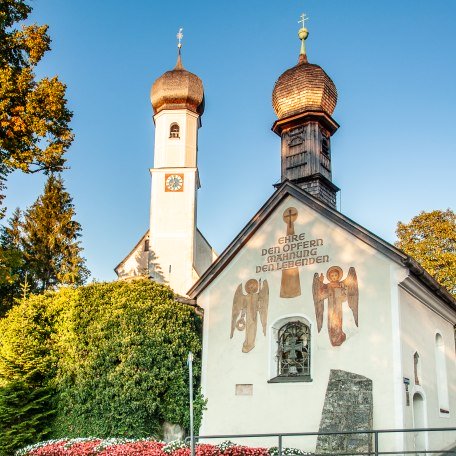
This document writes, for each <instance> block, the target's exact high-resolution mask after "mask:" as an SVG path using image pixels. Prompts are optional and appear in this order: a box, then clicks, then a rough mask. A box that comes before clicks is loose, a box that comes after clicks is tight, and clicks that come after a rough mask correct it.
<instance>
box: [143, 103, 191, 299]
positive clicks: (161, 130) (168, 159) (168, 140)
mask: <svg viewBox="0 0 456 456" xmlns="http://www.w3.org/2000/svg"><path fill="white" fill-rule="evenodd" d="M154 121H155V150H154V168H152V169H151V170H150V171H151V175H152V196H151V211H150V250H151V251H150V263H149V271H150V276H151V277H152V278H153V279H154V280H156V281H157V282H164V283H167V284H168V285H170V287H171V288H172V289H173V290H174V291H175V292H176V293H178V294H180V295H184V296H185V295H186V293H187V291H188V290H189V289H190V287H191V286H192V284H193V283H194V281H195V279H196V278H197V276H195V272H194V258H195V236H196V191H197V189H198V187H199V177H198V168H197V148H198V128H199V127H200V117H199V115H198V114H195V113H193V112H191V111H188V110H186V109H176V110H163V111H161V112H160V113H158V114H157V115H156V116H155V117H154ZM174 123H177V124H178V125H179V137H178V138H173V137H170V127H171V125H172V124H174ZM171 175H178V176H179V177H180V178H182V180H183V183H182V188H181V189H179V190H176V191H171V190H170V189H169V188H167V187H166V178H167V177H169V176H171Z"/></svg>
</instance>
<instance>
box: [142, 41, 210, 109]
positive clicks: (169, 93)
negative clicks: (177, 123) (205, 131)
mask: <svg viewBox="0 0 456 456" xmlns="http://www.w3.org/2000/svg"><path fill="white" fill-rule="evenodd" d="M150 100H151V102H152V107H153V108H154V114H158V113H159V112H160V111H163V110H164V109H188V110H189V111H193V112H195V113H197V114H200V115H202V114H203V111H204V89H203V82H202V81H201V79H200V78H199V77H198V76H196V74H193V73H190V71H187V70H186V69H184V67H183V66H182V59H181V53H180V48H179V55H178V57H177V63H176V66H175V67H174V69H173V70H171V71H167V72H166V73H164V74H162V75H161V76H160V77H159V78H158V79H157V80H156V81H155V82H154V83H153V85H152V89H151V91H150Z"/></svg>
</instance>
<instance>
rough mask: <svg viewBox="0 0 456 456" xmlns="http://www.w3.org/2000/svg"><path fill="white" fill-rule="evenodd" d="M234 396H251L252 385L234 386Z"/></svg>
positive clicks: (241, 384) (240, 384)
mask: <svg viewBox="0 0 456 456" xmlns="http://www.w3.org/2000/svg"><path fill="white" fill-rule="evenodd" d="M236 396H253V385H252V384H251V383H250V384H249V383H238V384H237V385H236Z"/></svg>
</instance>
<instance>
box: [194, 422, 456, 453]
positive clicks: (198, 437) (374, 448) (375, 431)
mask: <svg viewBox="0 0 456 456" xmlns="http://www.w3.org/2000/svg"><path fill="white" fill-rule="evenodd" d="M451 431H456V427H451V428H448V427H446V428H419V429H373V430H365V431H334V432H333V431H331V432H286V433H282V432H278V433H273V434H237V435H236V434H226V435H196V436H194V442H192V443H193V445H192V452H191V454H192V455H194V454H195V449H194V443H195V442H199V441H201V440H212V439H246V438H271V437H272V438H277V449H278V454H279V456H282V454H283V450H284V447H283V439H284V438H285V437H311V436H338V435H363V434H368V435H371V436H373V445H372V442H370V445H369V442H368V443H367V445H368V446H371V445H372V450H371V451H362V452H359V453H354V452H353V451H351V452H349V453H341V452H338V453H312V455H313V456H328V455H333V456H334V455H336V454H337V456H355V455H363V456H367V455H375V456H378V455H384V454H391V455H407V454H414V455H424V454H437V455H446V454H452V455H456V438H455V441H454V448H453V449H450V450H443V449H439V450H437V449H436V450H421V449H416V450H409V451H408V450H401V451H380V445H379V436H381V435H384V434H393V433H396V434H397V433H402V434H407V433H420V432H451ZM187 441H189V442H190V438H187Z"/></svg>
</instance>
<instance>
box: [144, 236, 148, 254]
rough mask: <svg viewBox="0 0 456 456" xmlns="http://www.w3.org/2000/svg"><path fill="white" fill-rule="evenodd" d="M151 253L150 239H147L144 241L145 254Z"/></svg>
mask: <svg viewBox="0 0 456 456" xmlns="http://www.w3.org/2000/svg"><path fill="white" fill-rule="evenodd" d="M148 251H149V239H146V240H145V241H144V252H148Z"/></svg>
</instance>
